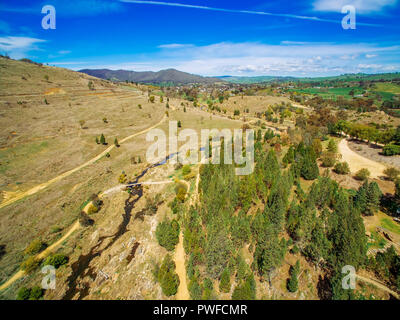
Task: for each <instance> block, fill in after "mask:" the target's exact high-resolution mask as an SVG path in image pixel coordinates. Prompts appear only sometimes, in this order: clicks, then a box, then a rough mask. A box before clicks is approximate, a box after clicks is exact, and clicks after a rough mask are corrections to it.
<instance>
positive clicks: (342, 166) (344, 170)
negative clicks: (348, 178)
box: [333, 162, 350, 174]
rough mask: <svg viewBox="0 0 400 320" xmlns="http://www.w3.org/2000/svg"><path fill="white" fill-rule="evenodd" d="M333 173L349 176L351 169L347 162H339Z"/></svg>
mask: <svg viewBox="0 0 400 320" xmlns="http://www.w3.org/2000/svg"><path fill="white" fill-rule="evenodd" d="M333 171H335V172H336V173H337V174H349V173H350V167H349V164H348V163H347V162H339V163H337V164H336V165H335V167H334V168H333Z"/></svg>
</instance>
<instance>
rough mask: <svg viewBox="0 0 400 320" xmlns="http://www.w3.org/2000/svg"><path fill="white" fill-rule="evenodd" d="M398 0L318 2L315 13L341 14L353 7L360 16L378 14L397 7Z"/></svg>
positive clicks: (328, 0)
mask: <svg viewBox="0 0 400 320" xmlns="http://www.w3.org/2000/svg"><path fill="white" fill-rule="evenodd" d="M397 2H398V0H316V1H314V3H313V7H314V10H315V11H327V12H340V11H341V9H342V7H343V6H345V5H353V6H354V7H355V8H356V11H357V13H359V14H370V13H373V14H378V13H380V12H382V11H384V10H385V9H388V8H390V7H394V6H395V5H397Z"/></svg>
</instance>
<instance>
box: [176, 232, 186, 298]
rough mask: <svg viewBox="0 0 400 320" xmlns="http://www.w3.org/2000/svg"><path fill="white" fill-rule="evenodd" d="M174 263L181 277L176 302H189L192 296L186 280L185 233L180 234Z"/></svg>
mask: <svg viewBox="0 0 400 320" xmlns="http://www.w3.org/2000/svg"><path fill="white" fill-rule="evenodd" d="M174 261H175V265H176V273H177V274H178V277H179V281H180V282H179V287H178V291H177V293H176V296H175V297H176V300H189V299H190V295H189V291H188V287H187V280H186V267H185V249H184V248H183V232H182V231H181V233H180V234H179V243H178V245H177V246H176V249H175V254H174Z"/></svg>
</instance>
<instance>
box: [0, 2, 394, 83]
mask: <svg viewBox="0 0 400 320" xmlns="http://www.w3.org/2000/svg"><path fill="white" fill-rule="evenodd" d="M347 4H350V5H354V7H355V8H356V12H357V15H356V18H357V25H356V27H357V28H356V29H355V30H351V29H350V30H344V29H343V28H342V26H341V21H342V18H343V17H344V16H345V14H342V13H341V8H342V7H343V6H344V5H347ZM44 5H53V6H54V7H55V8H56V29H55V30H50V29H49V30H44V29H42V27H41V20H42V18H43V17H44V14H42V13H41V10H42V7H43V6H44ZM399 16H400V0H297V1H292V0H280V1H265V0H264V1H260V0H258V1H240V2H239V1H232V0H231V1H225V0H224V1H220V0H212V1H211V0H173V1H164V0H160V1H146V0H143V1H135V0H79V1H74V0H69V1H66V0H46V1H41V0H29V1H27V0H19V1H18V2H17V1H11V0H5V1H4V0H3V1H2V2H1V3H0V53H7V54H9V55H10V56H11V57H12V58H16V59H20V58H24V57H26V58H30V59H33V60H35V61H39V62H43V63H49V64H50V65H56V66H60V67H66V68H70V69H74V70H79V69H83V68H110V69H127V70H135V71H147V70H152V71H158V70H161V69H166V68H176V69H178V70H181V71H186V72H190V73H195V74H200V75H207V76H215V75H241V76H255V75H278V76H324V75H337V74H343V73H354V72H364V73H379V72H393V71H400V39H399V34H400V19H399Z"/></svg>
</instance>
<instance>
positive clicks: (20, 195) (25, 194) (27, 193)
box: [0, 116, 167, 209]
mask: <svg viewBox="0 0 400 320" xmlns="http://www.w3.org/2000/svg"><path fill="white" fill-rule="evenodd" d="M166 119H167V117H166V116H164V117H163V118H162V119H161V121H160V122H159V123H157V124H155V125H153V126H151V127H149V128H147V129H145V130H142V131H140V132H137V133H135V134H132V135H130V136H128V137H126V138H124V139H122V140H121V141H120V142H119V144H122V143H124V142H126V141H128V140H130V139H132V138H134V137H136V136H138V135H141V134H143V133H146V132H148V131H150V130H151V129H154V128H155V127H158V126H159V125H160V124H162V123H163V122H164V121H165V120H166ZM114 148H115V145H114V144H112V145H111V146H109V147H108V148H107V149H106V150H104V151H103V152H102V153H100V154H99V155H97V156H96V157H94V158H92V159H90V160H89V161H87V162H85V163H83V164H81V165H80V166H78V167H76V168H74V169H72V170H69V171H67V172H64V173H62V174H60V175H59V176H57V177H55V178H53V179H51V180H49V181H47V182H44V183H41V184H39V185H37V186H35V187H33V188H31V189H29V190H28V191H25V192H21V193H18V194H17V195H15V196H14V197H12V198H10V199H7V200H6V201H4V202H2V203H0V209H1V208H4V207H6V206H8V205H10V204H12V203H14V202H16V201H18V200H21V199H23V198H25V197H28V196H31V195H33V194H35V193H37V192H39V191H41V190H43V189H45V188H47V187H48V186H49V185H51V184H53V183H55V182H57V181H60V180H62V179H64V178H66V177H68V176H70V175H71V174H73V173H75V172H77V171H79V170H81V169H83V168H85V167H87V166H89V165H91V164H93V163H95V162H96V161H97V160H99V159H101V158H102V157H104V156H105V155H106V154H107V153H109V152H110V151H111V150H112V149H114Z"/></svg>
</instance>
